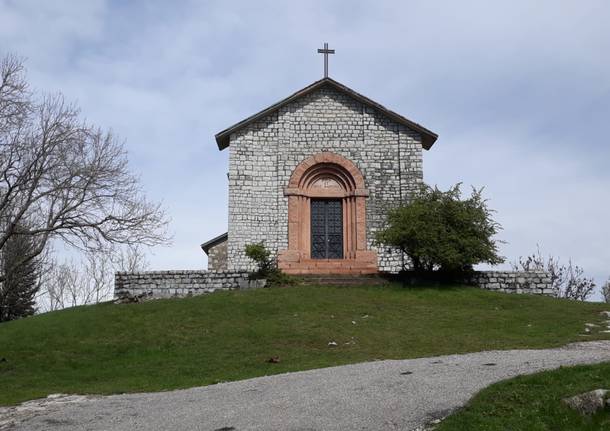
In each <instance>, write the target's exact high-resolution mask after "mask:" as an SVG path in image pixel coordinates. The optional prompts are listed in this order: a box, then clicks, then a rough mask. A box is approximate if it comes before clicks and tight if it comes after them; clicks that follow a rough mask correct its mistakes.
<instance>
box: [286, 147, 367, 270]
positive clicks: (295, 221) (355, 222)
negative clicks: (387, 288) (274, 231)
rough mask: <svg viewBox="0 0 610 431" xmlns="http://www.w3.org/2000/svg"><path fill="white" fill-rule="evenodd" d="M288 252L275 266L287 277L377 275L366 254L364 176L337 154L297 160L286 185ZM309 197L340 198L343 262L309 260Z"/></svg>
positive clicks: (323, 154)
mask: <svg viewBox="0 0 610 431" xmlns="http://www.w3.org/2000/svg"><path fill="white" fill-rule="evenodd" d="M284 195H285V196H287V197H288V249H287V250H284V251H282V252H280V255H279V259H278V264H279V266H280V268H281V269H282V270H283V271H285V272H287V273H289V274H309V273H321V274H333V273H337V274H347V273H350V274H352V273H353V274H365V273H366V274H369V273H376V272H377V254H376V253H375V252H373V251H368V250H366V198H367V196H368V191H367V190H366V188H365V183H364V177H363V176H362V173H361V172H360V170H359V169H358V167H357V166H356V165H355V164H354V163H353V162H351V161H350V160H348V159H346V158H345V157H342V156H340V155H338V154H334V153H330V152H324V153H319V154H316V155H315V156H312V157H310V158H308V159H306V160H304V161H303V162H301V163H300V164H299V165H298V166H297V167H296V168H295V170H294V171H293V173H292V175H291V177H290V180H289V182H288V187H286V189H285V190H284ZM312 198H329V199H340V200H341V202H342V207H343V256H344V258H343V259H311V213H310V204H311V199H312Z"/></svg>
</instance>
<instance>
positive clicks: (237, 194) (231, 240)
mask: <svg viewBox="0 0 610 431" xmlns="http://www.w3.org/2000/svg"><path fill="white" fill-rule="evenodd" d="M319 153H334V154H337V155H340V156H342V157H344V158H345V159H347V160H349V161H351V162H353V163H354V164H355V165H356V166H357V167H358V169H359V170H360V172H362V175H363V176H364V180H365V186H366V189H367V191H368V197H367V199H366V232H365V233H366V246H367V249H368V250H371V251H375V252H377V255H378V268H379V270H380V271H387V272H396V271H398V270H400V268H401V265H402V260H403V258H404V257H403V256H402V255H401V253H399V252H392V251H389V250H387V249H385V248H380V249H378V248H377V247H376V246H375V245H374V243H373V240H374V235H375V232H377V231H378V230H379V229H381V228H383V226H384V223H385V217H386V214H387V211H388V210H389V209H390V208H393V207H396V206H398V205H400V204H402V203H406V202H407V201H408V200H409V198H410V196H412V194H413V192H414V191H415V190H416V189H417V188H418V187H419V185H420V184H421V182H422V177H423V172H422V138H421V135H420V133H418V132H416V131H414V130H412V129H410V128H408V127H407V126H405V125H404V124H399V123H397V122H396V121H393V120H392V119H390V118H389V117H388V116H387V115H385V114H384V113H382V112H381V111H380V110H378V109H375V108H374V107H371V106H369V105H367V104H365V103H362V102H361V101H358V100H356V99H355V98H353V97H351V96H350V95H349V94H346V93H345V92H343V91H339V90H337V89H336V88H334V87H332V86H322V87H320V88H318V89H317V90H315V91H313V92H311V93H309V94H306V95H304V96H302V97H300V98H297V99H295V100H294V101H292V102H290V103H288V104H286V105H284V106H282V107H280V108H279V109H278V110H276V111H274V112H272V113H270V114H269V115H267V116H266V117H264V118H261V119H258V120H256V121H253V122H251V123H249V124H248V125H247V126H245V127H243V128H241V129H239V130H238V131H236V132H235V133H233V134H232V135H231V137H230V146H229V232H228V235H229V236H228V248H227V252H228V256H229V258H228V265H227V268H228V270H230V271H235V270H251V269H253V263H252V262H251V261H250V259H248V258H247V256H245V253H244V248H245V245H246V244H249V243H255V242H260V241H264V243H265V245H266V246H267V247H268V249H270V250H271V251H272V252H273V253H274V255H276V256H277V254H278V253H279V252H280V251H282V250H285V249H287V248H288V198H287V197H286V196H285V189H286V187H287V185H288V182H289V180H290V177H291V175H292V173H293V171H294V170H295V168H296V167H297V166H298V165H299V164H300V163H301V162H303V161H304V160H306V159H308V158H309V157H311V156H313V155H316V154H319Z"/></svg>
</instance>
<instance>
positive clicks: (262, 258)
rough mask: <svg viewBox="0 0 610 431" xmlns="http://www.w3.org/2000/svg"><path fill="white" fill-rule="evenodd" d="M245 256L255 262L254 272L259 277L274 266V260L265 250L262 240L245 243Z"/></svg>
mask: <svg viewBox="0 0 610 431" xmlns="http://www.w3.org/2000/svg"><path fill="white" fill-rule="evenodd" d="M246 256H248V257H249V258H250V259H252V260H253V261H254V262H255V263H256V266H257V267H258V269H257V271H256V274H257V275H259V276H260V278H265V276H266V275H267V274H268V273H269V272H270V271H271V270H272V269H273V268H275V264H274V261H273V259H271V252H270V251H269V250H267V248H266V247H265V244H264V243H263V242H259V243H256V244H247V245H246Z"/></svg>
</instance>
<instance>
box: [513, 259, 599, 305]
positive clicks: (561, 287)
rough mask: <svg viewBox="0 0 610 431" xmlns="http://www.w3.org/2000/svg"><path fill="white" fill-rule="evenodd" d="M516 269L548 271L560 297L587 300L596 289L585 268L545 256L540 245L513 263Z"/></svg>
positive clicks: (570, 261)
mask: <svg viewBox="0 0 610 431" xmlns="http://www.w3.org/2000/svg"><path fill="white" fill-rule="evenodd" d="M512 267H513V269H514V270H515V271H546V272H548V273H549V275H550V277H551V286H552V288H553V290H554V291H555V296H557V297H558V298H567V299H574V300H578V301H585V300H586V299H587V298H588V297H589V296H591V294H592V293H593V292H594V291H595V282H594V281H593V279H592V278H588V277H585V275H584V270H583V269H582V268H581V267H580V266H578V265H574V264H573V263H572V260H571V259H570V260H568V264H567V265H564V264H562V263H561V262H560V260H559V259H557V258H555V257H553V256H549V257H548V258H546V259H545V258H544V256H542V253H541V252H540V247H538V248H537V250H536V253H533V254H531V255H530V256H527V257H526V258H523V257H519V260H518V261H517V262H515V263H512Z"/></svg>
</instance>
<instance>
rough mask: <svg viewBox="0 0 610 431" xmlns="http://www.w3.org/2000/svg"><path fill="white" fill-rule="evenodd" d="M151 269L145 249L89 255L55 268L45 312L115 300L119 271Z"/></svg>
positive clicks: (46, 288)
mask: <svg viewBox="0 0 610 431" xmlns="http://www.w3.org/2000/svg"><path fill="white" fill-rule="evenodd" d="M147 267H148V262H147V260H146V257H145V253H144V252H143V250H142V247H141V246H128V247H122V248H120V249H115V250H106V251H103V252H86V253H84V254H82V255H81V258H80V260H68V261H65V262H62V263H57V262H56V263H54V264H53V265H52V266H51V270H50V271H49V272H48V273H47V275H46V277H44V279H43V282H42V285H43V289H42V293H41V295H40V297H39V298H38V301H39V303H40V304H41V308H42V309H44V311H53V310H59V309H62V308H67V307H75V306H77V305H86V304H97V303H99V302H103V301H108V300H110V299H112V294H113V288H114V273H115V272H116V271H143V270H145V269H147Z"/></svg>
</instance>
